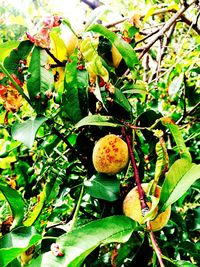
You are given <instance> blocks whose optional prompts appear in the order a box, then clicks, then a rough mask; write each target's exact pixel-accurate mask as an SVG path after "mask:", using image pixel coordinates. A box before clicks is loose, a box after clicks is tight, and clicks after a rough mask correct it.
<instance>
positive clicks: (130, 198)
mask: <svg viewBox="0 0 200 267" xmlns="http://www.w3.org/2000/svg"><path fill="white" fill-rule="evenodd" d="M142 188H143V189H144V191H145V193H146V192H147V190H148V183H144V184H142ZM160 192H161V187H160V186H157V187H156V192H155V197H157V198H159V197H160ZM147 204H148V205H149V207H150V203H147ZM157 210H158V208H156V209H155V214H154V215H155V216H154V218H155V219H153V220H152V221H151V225H152V230H153V231H159V230H161V229H162V228H163V227H164V226H165V225H166V224H167V222H168V220H169V218H170V214H171V206H169V207H168V208H167V209H166V210H165V211H164V212H162V213H160V214H158V215H157ZM123 211H124V214H125V215H126V216H128V217H130V218H132V219H133V220H135V221H137V222H138V223H140V224H141V222H142V220H143V216H142V211H141V205H140V199H139V194H138V188H137V186H136V187H134V188H133V189H132V190H131V191H130V192H129V193H128V194H127V196H126V197H125V199H124V202H123Z"/></svg>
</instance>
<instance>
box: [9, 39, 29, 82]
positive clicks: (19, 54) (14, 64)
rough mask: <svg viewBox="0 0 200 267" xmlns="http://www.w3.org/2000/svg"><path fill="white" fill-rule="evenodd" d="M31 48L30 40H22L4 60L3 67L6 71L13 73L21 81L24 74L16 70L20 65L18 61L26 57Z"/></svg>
mask: <svg viewBox="0 0 200 267" xmlns="http://www.w3.org/2000/svg"><path fill="white" fill-rule="evenodd" d="M32 48H33V44H32V43H31V42H30V41H23V42H21V43H20V44H19V46H18V47H17V48H15V49H13V50H12V51H11V53H10V55H9V56H8V57H6V58H5V60H4V67H5V68H6V69H7V71H8V72H9V73H10V74H12V73H14V74H15V75H16V76H17V77H18V78H19V79H20V80H21V81H23V79H24V75H23V73H20V72H19V71H18V68H19V67H21V63H20V61H21V60H24V59H26V58H27V56H28V55H29V53H30V52H31V49H32Z"/></svg>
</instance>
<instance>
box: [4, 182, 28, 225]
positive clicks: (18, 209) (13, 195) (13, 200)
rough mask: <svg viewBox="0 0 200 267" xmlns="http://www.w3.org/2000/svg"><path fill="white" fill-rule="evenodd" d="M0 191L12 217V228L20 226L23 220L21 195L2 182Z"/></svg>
mask: <svg viewBox="0 0 200 267" xmlns="http://www.w3.org/2000/svg"><path fill="white" fill-rule="evenodd" d="M0 191H1V192H2V194H3V195H4V197H5V198H6V200H7V201H8V203H9V205H10V208H11V211H12V215H13V217H14V222H13V224H12V228H14V227H16V226H18V225H20V224H22V220H23V218H24V201H23V199H22V197H21V195H20V194H19V193H18V192H17V191H16V190H14V189H12V188H11V187H10V186H8V185H7V184H6V183H3V182H0Z"/></svg>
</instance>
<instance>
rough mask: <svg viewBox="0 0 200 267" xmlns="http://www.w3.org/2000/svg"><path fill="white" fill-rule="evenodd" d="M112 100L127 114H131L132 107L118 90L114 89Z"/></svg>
mask: <svg viewBox="0 0 200 267" xmlns="http://www.w3.org/2000/svg"><path fill="white" fill-rule="evenodd" d="M113 100H114V101H115V102H116V103H117V104H118V105H120V106H121V107H123V108H124V109H125V110H126V111H127V112H128V113H131V111H132V107H131V105H130V103H129V101H128V99H127V98H126V97H125V96H124V94H123V93H122V92H121V90H120V89H118V88H115V93H114V95H113Z"/></svg>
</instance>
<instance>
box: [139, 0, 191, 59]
mask: <svg viewBox="0 0 200 267" xmlns="http://www.w3.org/2000/svg"><path fill="white" fill-rule="evenodd" d="M195 3H196V0H193V1H192V2H191V3H190V4H188V5H187V6H182V7H181V9H180V10H179V11H178V12H176V13H175V14H174V16H172V17H171V19H169V20H168V22H167V23H166V24H165V25H164V26H163V27H162V28H161V29H160V30H159V32H158V33H157V34H156V35H155V36H154V38H153V39H152V40H151V41H150V42H149V44H148V45H147V46H146V47H145V49H144V50H143V51H142V53H141V54H140V55H139V57H138V58H139V59H142V57H143V56H144V55H145V54H146V53H147V52H148V51H149V49H150V48H151V47H152V45H153V44H154V43H155V42H156V41H157V40H158V39H159V38H160V37H161V36H162V35H163V34H164V33H165V32H166V31H167V30H168V29H169V28H170V27H171V26H172V25H173V24H174V23H175V22H176V20H177V19H178V18H180V17H181V15H182V14H183V13H184V12H185V11H186V10H187V9H188V8H189V7H190V6H191V5H193V4H195Z"/></svg>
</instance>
